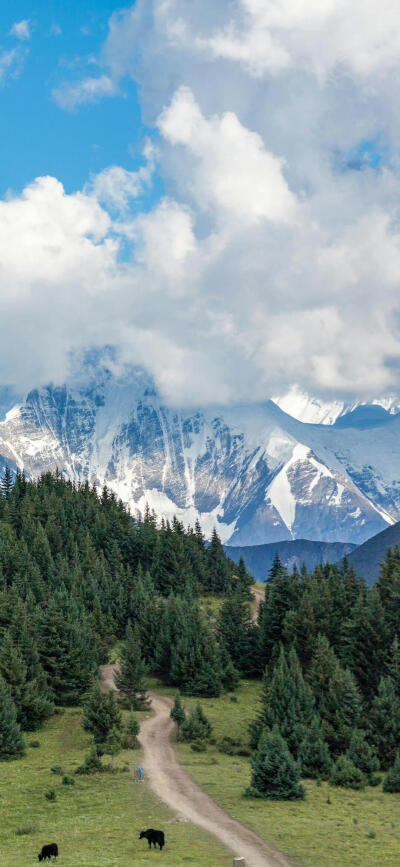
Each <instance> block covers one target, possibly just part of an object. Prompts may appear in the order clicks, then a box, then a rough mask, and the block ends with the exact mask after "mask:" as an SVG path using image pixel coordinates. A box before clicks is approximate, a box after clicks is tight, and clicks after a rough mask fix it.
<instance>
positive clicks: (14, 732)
mask: <svg viewBox="0 0 400 867" xmlns="http://www.w3.org/2000/svg"><path fill="white" fill-rule="evenodd" d="M24 752H25V741H24V738H23V735H22V733H21V729H20V727H19V725H18V722H17V710H16V707H15V704H14V702H13V700H12V698H11V692H10V688H9V686H8V685H7V684H6V682H5V680H3V678H2V677H0V760H3V761H4V759H18V758H19V757H20V756H23V754H24Z"/></svg>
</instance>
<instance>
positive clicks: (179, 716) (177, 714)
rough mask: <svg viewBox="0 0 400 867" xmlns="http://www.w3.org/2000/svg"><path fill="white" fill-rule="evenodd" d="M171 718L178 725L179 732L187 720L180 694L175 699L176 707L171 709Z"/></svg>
mask: <svg viewBox="0 0 400 867" xmlns="http://www.w3.org/2000/svg"><path fill="white" fill-rule="evenodd" d="M170 717H171V719H173V721H174V723H176V726H177V729H178V730H179V729H180V728H181V726H182V724H183V723H184V722H185V719H186V714H185V709H184V707H183V704H182V700H181V697H180V695H179V693H178V695H176V696H175V698H174V705H173V707H172V708H171V713H170Z"/></svg>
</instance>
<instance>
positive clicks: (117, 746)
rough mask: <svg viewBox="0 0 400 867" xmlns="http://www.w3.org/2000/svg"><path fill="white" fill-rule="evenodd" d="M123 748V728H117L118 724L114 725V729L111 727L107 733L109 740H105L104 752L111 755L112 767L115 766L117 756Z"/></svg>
mask: <svg viewBox="0 0 400 867" xmlns="http://www.w3.org/2000/svg"><path fill="white" fill-rule="evenodd" d="M121 750H122V734H121V730H120V729H119V728H117V726H113V727H112V729H110V731H109V733H108V735H107V740H106V741H105V744H104V752H105V753H107V755H109V756H111V767H112V768H113V767H114V759H115V756H118V754H119V753H120V752H121Z"/></svg>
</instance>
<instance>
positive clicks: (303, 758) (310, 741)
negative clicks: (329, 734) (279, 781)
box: [299, 714, 332, 779]
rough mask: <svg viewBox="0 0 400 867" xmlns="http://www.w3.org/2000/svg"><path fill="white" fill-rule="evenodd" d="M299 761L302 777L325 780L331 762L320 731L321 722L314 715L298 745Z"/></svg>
mask: <svg viewBox="0 0 400 867" xmlns="http://www.w3.org/2000/svg"><path fill="white" fill-rule="evenodd" d="M299 760H300V765H301V775H302V777H309V778H310V779H319V778H321V777H322V778H323V779H327V778H328V777H329V774H330V771H331V767H332V760H331V757H330V755H329V749H328V745H327V743H326V741H325V738H324V734H323V731H322V726H321V720H320V718H319V717H318V716H317V714H314V716H313V719H312V721H311V725H310V727H309V728H308V729H307V732H306V734H305V735H304V738H303V740H302V742H301V744H300V749H299Z"/></svg>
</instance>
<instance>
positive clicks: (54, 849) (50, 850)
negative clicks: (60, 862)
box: [38, 843, 58, 861]
mask: <svg viewBox="0 0 400 867" xmlns="http://www.w3.org/2000/svg"><path fill="white" fill-rule="evenodd" d="M38 858H39V861H47V860H49V861H50V858H58V846H57V843H49V845H48V846H42V851H41V852H40V854H39V855H38Z"/></svg>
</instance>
